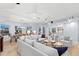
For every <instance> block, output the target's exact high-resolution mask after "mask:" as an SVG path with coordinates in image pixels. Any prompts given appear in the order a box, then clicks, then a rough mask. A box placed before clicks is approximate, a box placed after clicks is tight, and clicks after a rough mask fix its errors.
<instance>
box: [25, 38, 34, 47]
mask: <svg viewBox="0 0 79 59" xmlns="http://www.w3.org/2000/svg"><path fill="white" fill-rule="evenodd" d="M24 41H25V42H26V43H28V44H30V45H32V46H33V41H34V40H31V39H25V40H24Z"/></svg>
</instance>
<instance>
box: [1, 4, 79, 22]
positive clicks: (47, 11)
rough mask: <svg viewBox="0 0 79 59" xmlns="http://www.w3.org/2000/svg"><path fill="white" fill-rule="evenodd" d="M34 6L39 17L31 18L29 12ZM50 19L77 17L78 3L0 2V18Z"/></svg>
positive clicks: (78, 13) (24, 20) (20, 20)
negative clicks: (18, 3) (17, 3)
mask: <svg viewBox="0 0 79 59" xmlns="http://www.w3.org/2000/svg"><path fill="white" fill-rule="evenodd" d="M35 6H36V7H37V11H38V13H39V15H38V16H39V17H40V18H41V19H40V20H39V19H33V18H32V15H31V14H30V13H31V12H33V11H34V8H35ZM48 16H49V17H51V19H50V20H60V19H63V18H66V17H70V16H75V17H79V3H36V4H34V3H21V4H20V5H16V4H15V3H0V20H1V19H6V20H10V21H15V22H24V23H27V22H40V21H44V19H45V18H47V17H48Z"/></svg>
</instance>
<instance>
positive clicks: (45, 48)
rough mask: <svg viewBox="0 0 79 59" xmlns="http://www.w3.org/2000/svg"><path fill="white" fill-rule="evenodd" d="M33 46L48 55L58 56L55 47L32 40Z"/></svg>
mask: <svg viewBox="0 0 79 59" xmlns="http://www.w3.org/2000/svg"><path fill="white" fill-rule="evenodd" d="M34 47H35V48H37V49H39V50H40V51H42V52H44V53H46V54H47V55H49V56H58V52H57V50H56V49H54V48H51V47H48V46H45V45H44V44H41V43H38V42H34Z"/></svg>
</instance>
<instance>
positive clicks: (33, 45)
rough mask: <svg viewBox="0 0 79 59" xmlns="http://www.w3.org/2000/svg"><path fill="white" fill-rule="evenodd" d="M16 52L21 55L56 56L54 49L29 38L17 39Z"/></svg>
mask: <svg viewBox="0 0 79 59" xmlns="http://www.w3.org/2000/svg"><path fill="white" fill-rule="evenodd" d="M17 54H18V55H21V56H58V52H57V50H56V49H54V48H51V47H48V46H45V45H43V44H41V43H39V42H36V41H33V40H29V39H25V40H20V39H18V40H17Z"/></svg>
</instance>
